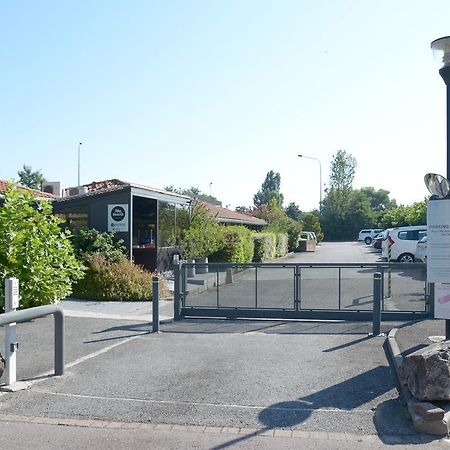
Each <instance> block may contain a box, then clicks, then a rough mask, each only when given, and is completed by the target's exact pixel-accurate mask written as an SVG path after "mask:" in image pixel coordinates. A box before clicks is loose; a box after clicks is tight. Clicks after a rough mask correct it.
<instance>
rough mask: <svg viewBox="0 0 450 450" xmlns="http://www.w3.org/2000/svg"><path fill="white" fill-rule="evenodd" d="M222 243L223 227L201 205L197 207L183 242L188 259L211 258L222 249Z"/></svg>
mask: <svg viewBox="0 0 450 450" xmlns="http://www.w3.org/2000/svg"><path fill="white" fill-rule="evenodd" d="M222 241H223V236H222V227H221V226H220V225H219V224H218V223H217V222H216V221H215V220H214V219H213V218H212V217H211V216H210V215H209V214H208V212H207V211H206V208H205V207H204V206H202V204H201V203H199V204H197V205H195V207H194V210H193V214H192V220H191V223H190V225H189V227H188V228H187V230H185V232H184V235H183V237H182V240H181V246H182V247H183V250H184V252H185V256H186V258H188V259H192V258H197V257H204V256H209V255H211V254H212V253H215V252H216V251H218V250H219V249H220V248H221V246H222Z"/></svg>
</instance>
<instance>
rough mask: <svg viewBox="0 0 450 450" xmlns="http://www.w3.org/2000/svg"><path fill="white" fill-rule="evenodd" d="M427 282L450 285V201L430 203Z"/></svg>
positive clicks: (428, 211) (432, 201)
mask: <svg viewBox="0 0 450 450" xmlns="http://www.w3.org/2000/svg"><path fill="white" fill-rule="evenodd" d="M427 281H428V282H429V283H450V200H430V201H429V202H428V210H427Z"/></svg>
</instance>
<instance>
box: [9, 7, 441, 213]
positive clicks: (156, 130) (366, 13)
mask: <svg viewBox="0 0 450 450" xmlns="http://www.w3.org/2000/svg"><path fill="white" fill-rule="evenodd" d="M449 17H450V2H449V1H448V0H442V1H439V0H429V1H425V0H423V1H414V0H403V1H402V0H396V1H391V0H386V1H383V0H381V1H380V0H378V1H376V2H374V1H364V0H361V1H346V0H328V1H325V0H316V1H310V0H309V1H301V0H293V1H287V0H277V1H275V0H273V1H264V0H255V1H253V0H252V1H250V0H239V1H238V0H226V1H225V0H221V1H219V0H217V1H211V0H205V1H187V0H186V1H170V0H168V1H164V2H161V1H150V0H147V1H145V0H142V1H138V0H136V1H132V0H127V1H125V0H122V1H114V0H108V1H90V0H85V1H82V0H77V1H70V0H64V1H56V0H55V1H45V0H42V1H39V2H35V1H30V0H29V1H22V2H14V1H13V2H9V1H5V0H3V2H1V3H0V38H1V42H2V45H1V47H0V60H1V67H2V68H1V71H0V81H1V86H2V90H1V91H2V94H1V101H0V133H1V148H2V164H1V167H2V170H1V173H0V178H3V179H11V178H17V171H18V170H19V169H20V168H21V167H22V165H23V164H24V163H25V164H28V165H31V166H32V167H33V168H34V169H40V170H41V171H42V172H43V174H44V175H45V177H46V178H47V179H48V180H50V181H62V182H63V184H64V185H65V186H66V187H67V186H73V185H76V182H77V144H78V142H83V146H82V167H81V181H82V183H87V182H90V181H93V180H97V181H98V180H102V179H106V178H120V179H123V180H127V181H132V182H136V183H141V184H146V185H149V186H154V187H159V188H163V187H164V186H166V185H171V184H172V185H175V186H181V187H188V186H191V185H194V186H198V187H199V188H200V189H202V190H203V191H205V192H206V193H209V189H210V187H209V183H210V182H212V186H211V191H212V194H213V195H215V196H217V197H218V198H219V199H221V200H222V201H223V203H224V205H228V204H230V205H231V206H232V207H234V206H237V205H251V204H252V200H253V195H254V194H255V193H256V191H257V190H258V189H259V188H260V186H261V183H262V182H263V181H264V178H265V175H266V173H267V172H268V171H269V170H271V169H272V170H275V171H277V172H280V174H281V188H282V192H283V193H284V195H285V201H286V203H288V202H291V201H294V202H296V203H297V204H299V205H300V207H301V209H303V210H309V209H312V208H314V207H316V206H317V204H318V200H319V169H318V164H317V162H315V161H311V160H300V159H299V158H298V157H297V154H298V153H304V154H305V155H309V156H313V157H316V158H319V159H320V161H321V162H322V171H323V179H324V183H325V184H326V182H327V180H328V173H329V165H330V160H331V157H332V155H333V154H334V153H335V152H336V151H337V150H338V149H340V148H342V149H345V150H347V152H349V153H351V154H352V155H353V156H354V157H355V158H356V159H357V162H358V169H357V175H356V178H355V187H362V186H374V187H375V188H377V189H379V188H383V189H388V190H389V191H391V195H392V196H393V197H394V198H396V199H397V201H398V202H400V203H404V204H410V203H412V202H414V201H420V200H422V199H423V198H424V197H425V195H426V194H427V191H426V189H425V187H424V184H423V176H424V174H425V173H427V172H437V173H442V174H444V175H445V155H446V148H445V133H446V130H445V85H444V83H443V81H442V79H441V78H440V76H439V74H438V66H436V63H435V61H434V60H433V58H432V55H431V51H430V42H431V41H432V40H433V39H436V38H438V37H441V36H446V35H449V34H450V25H449Z"/></svg>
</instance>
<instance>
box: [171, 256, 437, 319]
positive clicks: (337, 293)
mask: <svg viewBox="0 0 450 450" xmlns="http://www.w3.org/2000/svg"><path fill="white" fill-rule="evenodd" d="M200 266H201V267H205V266H206V267H207V268H208V274H202V275H196V276H193V277H189V276H188V274H190V273H191V272H192V269H195V268H197V267H200ZM174 269H175V270H174V274H175V286H174V288H175V302H174V307H175V311H174V315H175V319H178V318H180V317H182V316H188V315H194V316H197V315H203V314H209V315H222V316H227V314H229V317H238V316H240V315H241V314H243V315H244V316H247V317H248V316H249V315H250V314H255V312H256V313H257V316H258V317H305V318H306V317H313V316H314V317H322V318H332V317H338V316H339V315H338V314H336V312H341V313H342V314H341V315H340V317H342V318H345V317H348V318H350V317H352V318H356V313H360V317H358V318H356V320H363V317H368V316H369V314H368V313H370V315H371V314H372V310H373V295H374V291H373V275H374V273H375V272H379V273H380V274H381V290H382V304H381V313H382V315H383V317H384V318H387V317H388V316H392V318H394V317H395V318H398V320H404V318H403V317H412V316H415V317H416V318H421V317H425V316H426V315H427V314H428V311H429V306H428V305H429V303H430V297H431V289H430V286H429V285H428V284H427V283H426V265H425V264H422V263H413V264H405V263H390V264H389V263H245V264H244V263H242V264H241V263H209V264H207V265H205V264H194V263H184V262H181V264H179V265H175V267H174ZM202 283H203V284H202ZM199 286H200V287H199ZM388 294H389V295H388ZM219 312H220V314H218V313H219ZM308 312H310V313H311V314H308ZM321 312H322V314H320V313H321ZM330 313H331V314H330ZM344 313H345V314H344ZM401 313H403V317H401ZM389 318H391V317H389Z"/></svg>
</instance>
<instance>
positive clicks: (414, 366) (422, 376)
mask: <svg viewBox="0 0 450 450" xmlns="http://www.w3.org/2000/svg"><path fill="white" fill-rule="evenodd" d="M400 376H401V378H402V381H403V383H404V384H405V385H406V386H407V387H408V389H409V390H410V392H411V394H412V395H413V396H414V397H415V398H417V399H419V400H422V401H433V400H450V341H445V342H439V343H436V344H431V345H429V346H427V347H424V348H421V349H419V350H417V351H416V352H414V353H411V354H410V355H408V356H406V357H405V358H404V360H403V364H402V365H401V367H400Z"/></svg>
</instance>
